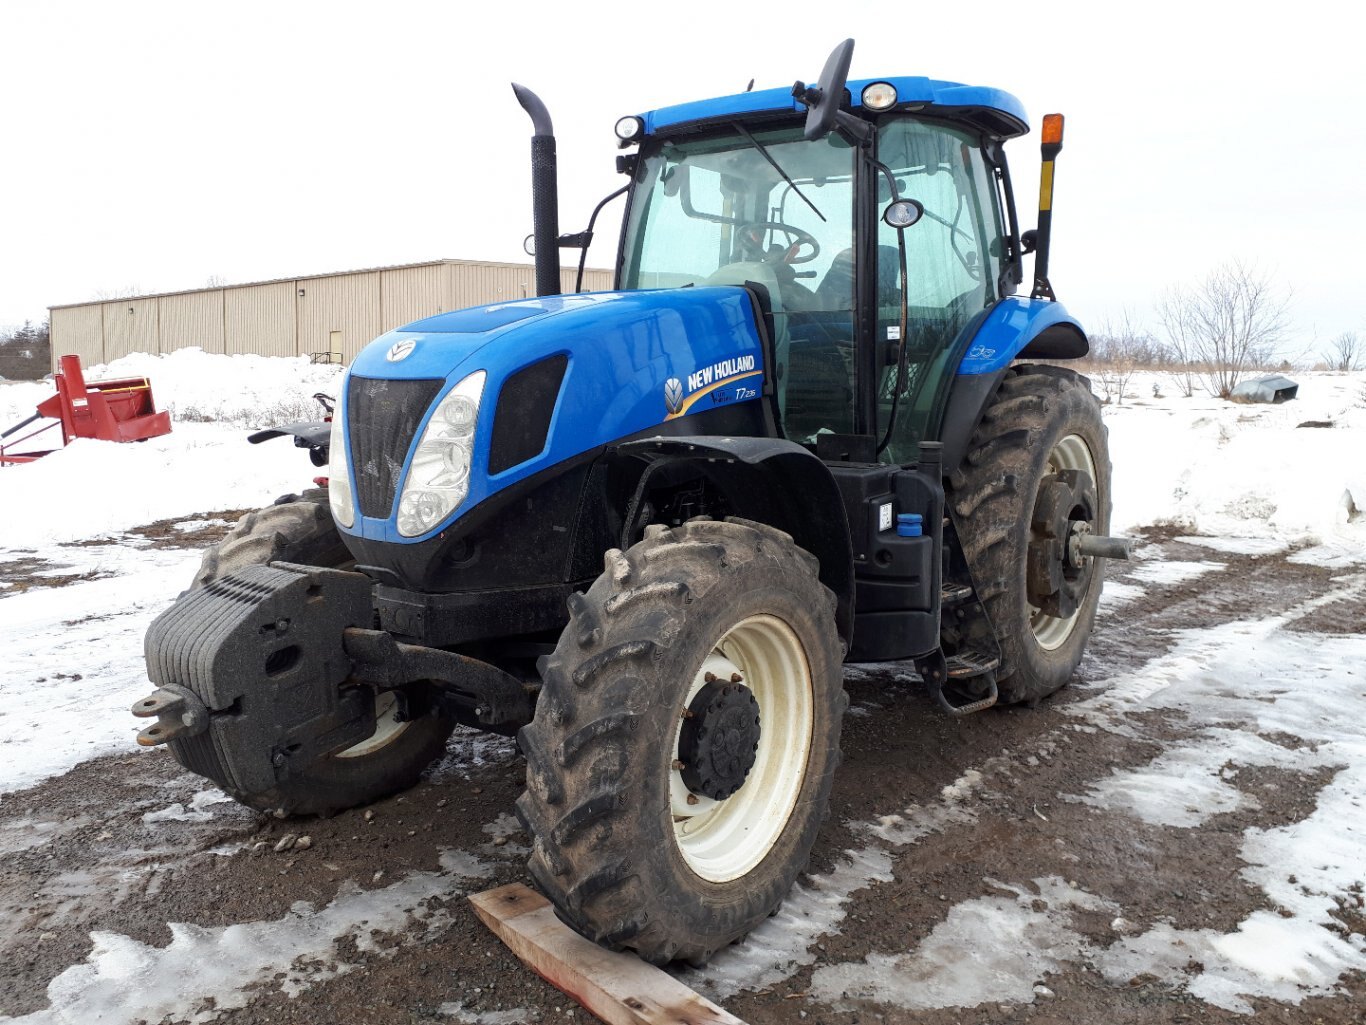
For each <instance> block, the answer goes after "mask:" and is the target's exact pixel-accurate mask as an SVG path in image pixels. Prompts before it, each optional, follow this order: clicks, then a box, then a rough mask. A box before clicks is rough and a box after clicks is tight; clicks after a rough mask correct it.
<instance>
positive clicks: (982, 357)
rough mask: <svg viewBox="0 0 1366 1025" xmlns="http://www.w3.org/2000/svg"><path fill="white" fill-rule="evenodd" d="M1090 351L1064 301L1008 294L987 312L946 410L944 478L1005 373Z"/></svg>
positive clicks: (958, 458)
mask: <svg viewBox="0 0 1366 1025" xmlns="http://www.w3.org/2000/svg"><path fill="white" fill-rule="evenodd" d="M1089 351H1090V343H1089V342H1088V341H1087V339H1086V332H1085V331H1083V330H1082V327H1081V325H1080V324H1079V323H1077V321H1076V319H1075V318H1074V317H1073V316H1072V315H1071V314H1070V313H1068V312H1067V308H1066V307H1065V306H1063V304H1062V303H1060V302H1055V301H1048V300H1043V299H1026V298H1024V297H1023V296H1010V297H1009V298H1006V299H1002V300H1001V301H1000V302H998V303H997V304H996V305H995V306H993V307H992V308H991V310H990V311H989V312H988V313H987V315H986V317H985V318H984V319H983V321H982V323H981V325H980V326H979V327H978V329H977V332H976V334H974V335H973V338H972V341H971V342H970V343H968V347H967V353H966V355H964V357H963V360H962V362H961V363H960V364H959V365H958V373H957V375H956V376H955V377H954V379H953V383H952V384H951V386H950V391H949V399H948V404H947V406H946V407H945V409H944V421H943V427H942V429H941V430H940V440H941V441H942V442H943V443H944V474H945V475H946V476H947V475H948V474H951V473H953V472H954V471H955V470H957V469H958V466H959V464H960V463H962V461H963V457H964V456H965V455H966V454H967V449H968V443H969V442H970V441H971V440H972V435H973V432H974V431H976V430H977V425H978V424H979V423H981V421H982V414H983V413H985V412H986V408H987V405H988V403H990V402H991V398H992V396H993V395H995V394H996V389H997V388H998V387H999V386H1000V383H1001V379H1002V378H1003V377H1005V374H1006V369H1007V368H1008V367H1009V366H1010V364H1011V363H1012V362H1014V361H1015V360H1018V359H1078V358H1080V357H1082V356H1085V355H1086V354H1087V353H1088V352H1089Z"/></svg>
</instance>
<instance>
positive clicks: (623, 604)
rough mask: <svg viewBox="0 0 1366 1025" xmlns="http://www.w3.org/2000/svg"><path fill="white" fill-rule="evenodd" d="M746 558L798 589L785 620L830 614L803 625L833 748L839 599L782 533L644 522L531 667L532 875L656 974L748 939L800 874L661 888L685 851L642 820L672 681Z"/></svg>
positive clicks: (719, 524)
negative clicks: (704, 891)
mask: <svg viewBox="0 0 1366 1025" xmlns="http://www.w3.org/2000/svg"><path fill="white" fill-rule="evenodd" d="M750 563H754V571H755V572H758V573H767V574H775V575H774V576H773V577H772V579H774V580H775V582H777V581H783V582H785V584H784V586H790V587H794V588H799V590H798V591H797V592H796V593H800V594H802V595H803V596H804V597H803V599H802V601H801V602H800V605H799V608H800V609H801V610H803V611H801V612H794V613H792V614H793V615H796V616H797V617H798V618H801V617H803V616H805V617H808V618H809V617H810V616H811V615H812V614H813V613H812V611H811V610H817V609H818V610H819V611H818V613H816V614H817V615H819V616H820V617H823V618H822V619H819V620H816V622H820V623H821V625H820V627H818V628H815V629H812V628H810V627H808V628H807V629H808V630H811V632H812V633H813V634H816V635H818V636H816V637H813V639H812V641H811V643H812V644H813V645H817V644H819V645H821V647H819V648H815V647H813V648H811V649H809V650H811V651H812V652H813V654H812V655H811V657H812V658H817V657H819V660H820V661H819V663H818V664H820V665H823V666H828V667H829V672H830V675H831V679H832V680H833V683H834V691H837V692H838V699H837V697H836V694H835V693H834V692H833V691H829V692H823V693H825V694H827V695H828V697H826V698H824V699H823V700H825V701H827V702H828V705H827V706H826V708H825V711H824V715H825V718H824V719H823V720H822V721H823V722H824V723H826V724H827V725H826V726H825V727H823V728H826V729H831V730H834V731H835V732H834V735H833V737H832V738H830V739H829V740H828V741H827V742H828V743H830V744H833V746H834V749H835V750H836V751H837V750H838V725H839V718H840V714H839V713H840V711H841V710H842V709H843V708H844V702H845V700H846V696H845V695H844V691H843V689H842V688H840V687H839V685H838V679H839V671H838V667H839V664H840V652H839V640H838V633H837V632H836V631H835V628H834V619H833V614H832V611H831V610H833V604H834V598H833V594H832V592H830V591H829V590H828V589H827V588H825V587H824V586H823V585H821V584H820V583H819V579H818V578H817V576H816V570H817V565H816V563H815V560H814V559H812V558H811V557H809V556H808V555H806V553H804V552H802V551H801V550H800V549H799V548H797V546H796V545H795V544H793V543H792V542H791V540H790V538H788V536H787V535H785V534H784V533H783V532H781V531H778V530H775V529H773V528H769V527H767V526H766V525H764V524H756V523H750V522H743V521H741V522H736V521H725V520H690V521H688V522H686V523H684V524H682V525H680V526H677V527H672V528H664V529H654V528H653V527H651V528H647V529H646V531H645V536H644V539H643V540H642V541H641V542H639V543H638V544H636V545H635V546H633V547H632V548H631V549H630V551H628V552H624V553H623V552H620V551H617V550H613V551H612V552H609V553H607V555H606V556H605V557H604V559H603V567H604V572H603V575H602V577H600V578H599V580H598V581H597V582H596V583H595V584H594V585H593V586H592V587H591V588H590V589H589V590H588V591H587V592H586V593H585V594H584V595H582V596H579V597H578V598H576V599H574V600H571V603H570V605H571V617H572V622H571V626H570V628H568V629H566V630H565V631H564V633H563V634H562V636H561V640H560V643H559V645H558V646H557V648H556V651H555V654H554V655H552V656H549V657H546V658H543V659H542V660H541V661H540V663H539V668H540V670H541V673H542V691H541V696H540V699H539V704H538V707H537V711H536V717H535V719H534V720H533V721H532V722H531V723H530V724H529V725H527V726H525V727H523V729H522V730H521V731H520V733H519V734H518V738H519V743H520V745H521V748H522V751H523V752H524V753H525V755H526V758H527V779H528V785H527V789H526V792H525V793H523V794H522V796H521V798H520V799H519V800H518V802H517V814H518V816H519V818H520V819H521V821H522V823H523V825H524V826H525V827H526V829H527V832H528V834H529V835H530V836H531V837H532V839H533V844H532V855H531V857H530V860H529V865H528V868H529V871H530V873H531V876H532V878H533V879H534V880H535V881H536V884H537V885H538V886H539V887H540V889H541V890H542V892H544V893H545V895H546V896H547V897H548V898H549V899H550V900H551V902H552V904H553V905H554V906H555V908H556V911H557V914H559V915H560V916H561V918H563V919H564V920H565V921H566V922H568V923H569V924H570V925H571V926H572V927H573V928H575V929H576V930H578V931H579V932H580V933H582V934H583V935H585V936H587V937H589V938H590V939H592V940H594V941H595V942H598V943H600V944H602V945H604V946H607V947H609V948H612V949H618V948H628V949H632V950H635V951H636V952H637V954H639V956H641V957H642V958H644V959H645V960H647V961H650V962H652V963H655V964H664V963H667V962H669V961H671V960H674V959H676V958H681V959H683V960H690V961H697V960H700V959H702V958H705V957H706V956H707V955H709V954H710V953H711V952H712V951H714V950H715V949H717V948H718V947H719V946H722V945H723V944H724V943H726V942H730V941H731V940H733V939H736V938H738V937H740V936H742V935H743V934H744V933H746V932H748V931H749V930H750V929H752V928H754V927H755V925H757V924H758V922H759V921H761V920H763V918H765V917H767V915H768V914H769V912H771V911H772V910H773V909H774V908H776V907H777V906H778V904H779V903H780V902H781V900H782V898H783V897H784V896H785V895H786V893H787V891H788V889H789V888H790V885H791V880H792V878H793V877H795V875H796V872H797V871H798V870H799V869H800V868H801V865H799V864H787V863H786V862H784V863H783V864H782V865H781V866H777V865H774V866H772V867H771V868H770V869H768V870H767V871H766V872H765V873H763V874H762V875H755V877H754V878H753V879H752V880H751V879H750V878H749V877H747V879H746V884H745V890H746V892H745V893H744V896H743V898H737V899H735V900H728V901H724V902H720V903H719V904H713V902H711V901H702V900H700V899H699V898H698V897H697V896H696V895H694V894H693V893H691V892H690V891H685V890H679V889H677V888H676V887H677V886H678V885H679V884H677V883H672V884H671V883H665V882H663V881H662V880H664V879H671V880H672V879H676V878H677V876H676V875H673V874H670V873H677V872H678V871H679V869H678V868H672V867H669V866H671V865H673V864H674V862H678V864H679V865H681V864H682V862H681V860H680V859H681V855H680V854H679V853H678V852H677V851H676V850H673V839H672V833H671V829H672V827H671V825H670V824H669V817H668V815H667V813H665V812H661V814H662V815H663V818H662V819H660V817H659V816H658V815H653V814H652V813H651V812H650V811H648V810H647V809H657V808H660V807H661V806H660V805H659V804H658V803H657V802H658V801H660V800H663V801H665V802H667V800H668V798H667V796H663V797H660V796H655V797H650V798H648V799H647V798H646V797H645V796H644V795H645V792H646V791H645V789H643V784H642V780H645V779H647V778H655V779H657V780H658V784H654V785H659V784H662V783H663V779H662V778H660V777H652V776H651V774H652V773H653V771H654V770H653V769H647V766H649V765H656V764H657V763H659V759H660V757H661V754H662V752H661V744H662V743H663V741H662V739H661V736H660V731H661V730H669V729H676V727H672V726H669V725H668V723H670V722H673V721H676V720H673V719H672V718H671V717H669V716H667V715H664V716H662V713H661V708H660V707H659V700H660V698H659V695H660V694H661V693H666V692H671V689H672V688H674V687H676V686H677V685H678V684H677V674H678V672H679V671H680V669H681V667H680V666H679V665H677V664H676V663H678V662H679V661H680V660H691V659H692V658H694V657H697V658H700V656H697V655H695V652H696V645H697V639H700V638H701V636H702V633H703V624H704V623H706V622H710V621H711V620H710V619H708V618H706V617H708V616H714V615H715V614H716V613H715V610H716V609H717V608H724V607H726V605H725V603H724V602H723V603H721V604H717V603H716V602H715V601H713V602H712V603H707V602H706V600H705V599H706V596H707V595H708V594H709V593H710V592H712V590H713V589H714V588H719V587H720V585H721V584H722V583H725V584H727V586H731V587H734V586H737V585H740V584H741V583H742V581H744V580H747V579H751V578H748V577H743V576H741V575H740V574H741V573H742V572H743V571H744V569H745V567H747V566H748V565H749V564H750ZM797 581H801V582H802V583H800V584H797V583H796V582H797ZM750 586H753V585H750ZM736 593H742V592H736ZM694 617H703V618H702V619H701V620H699V621H697V622H694ZM590 623H591V624H594V625H596V624H601V629H602V636H601V637H600V638H597V639H595V641H594V644H592V645H589V646H587V647H585V646H583V645H582V644H581V638H582V630H583V627H584V626H585V625H587V624H590ZM690 624H691V625H690ZM804 636H805V635H804ZM685 639H686V641H687V646H686V647H684V640H685ZM817 651H819V653H820V654H819V656H817V655H816V654H815V652H817ZM687 672H688V673H689V675H690V674H691V672H692V670H687ZM668 743H672V740H670V741H668ZM822 750H828V749H826V748H822ZM813 757H815V755H813ZM832 761H833V758H830V759H829V760H828V761H824V762H822V763H821V764H822V767H821V769H820V771H819V772H815V771H813V773H812V777H811V784H810V790H809V794H810V797H809V799H808V800H807V801H806V802H804V803H803V804H802V805H801V806H802V807H803V808H806V807H808V806H809V807H812V808H814V809H815V810H814V811H812V813H811V817H810V819H809V820H805V819H803V820H802V825H801V827H800V828H801V833H800V836H801V840H800V841H799V840H797V839H796V837H797V835H798V834H796V833H794V834H793V839H792V841H791V842H792V843H794V844H800V843H805V842H807V841H814V837H815V830H816V829H817V828H818V826H819V818H820V816H819V815H818V814H817V811H818V810H819V808H823V807H824V806H825V804H826V802H827V800H828V793H829V787H830V782H831V773H830V771H829V769H830V762H832ZM662 764H663V765H665V766H667V762H664V763H662ZM666 771H667V770H666ZM650 792H651V793H656V794H657V793H658V792H657V791H650ZM796 822H797V820H796V819H794V823H793V829H794V830H796V829H797V828H798V827H797V824H796ZM659 831H663V832H659ZM665 837H667V839H665ZM799 849H801V850H803V851H804V850H805V848H800V847H799ZM671 852H672V853H671ZM804 858H805V855H804V854H803V855H802V860H803V861H804ZM682 871H683V872H684V873H685V876H686V877H691V878H692V879H693V880H694V883H691V884H687V885H689V886H692V885H696V884H697V883H699V882H700V880H698V879H697V877H695V876H692V874H691V872H690V871H689V870H687V869H686V868H684V869H682ZM661 873H663V875H661ZM703 923H705V925H704V924H703Z"/></svg>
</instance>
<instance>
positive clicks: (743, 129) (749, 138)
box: [731, 122, 825, 221]
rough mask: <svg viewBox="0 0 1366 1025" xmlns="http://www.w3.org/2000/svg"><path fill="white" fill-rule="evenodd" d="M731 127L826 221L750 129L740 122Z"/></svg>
mask: <svg viewBox="0 0 1366 1025" xmlns="http://www.w3.org/2000/svg"><path fill="white" fill-rule="evenodd" d="M731 127H732V128H734V129H735V130H736V131H737V132H739V133H740V134H741V135H742V136H744V138H745V139H746V140H747V141H748V142H749V144H750V145H751V146H753V147H754V148H755V149H757V150H758V151H759V156H761V157H763V158H764V159H765V160H767V161H768V162H769V163H770V164H771V165H772V166H773V170H775V171H777V172H778V173H779V174H780V175H782V176H783V181H785V182H787V184H789V185H791V186H792V191H793V192H795V193H796V194H797V195H798V196H800V197H801V200H802V202H803V203H805V204H806V205H807V206H809V207H810V208H811V211H812V212H813V213H814V214H815V215H816V216H817V217H819V218H820V219H821V220H822V221H824V220H825V214H823V213H821V212H820V211H819V210H817V209H816V204H815V203H813V202H811V200H809V199H807V198H806V193H805V192H803V191H802V190H801V189H800V188H798V187H797V183H796V182H794V181H793V180H792V179H791V178H789V177H788V174H787V172H786V171H784V170H783V169H782V168H781V167H780V166H779V165H778V161H776V160H774V159H773V156H772V154H770V153H769V152H768V150H766V149H764V144H763V143H762V142H760V141H759V140H758V139H756V138H755V137H754V136H752V135H750V134H749V129H747V128H746V127H745V126H744V125H742V124H740V123H739V122H732V124H731Z"/></svg>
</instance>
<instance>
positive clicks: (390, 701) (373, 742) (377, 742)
mask: <svg viewBox="0 0 1366 1025" xmlns="http://www.w3.org/2000/svg"><path fill="white" fill-rule="evenodd" d="M398 710H399V703H398V696H397V695H396V694H394V692H393V691H391V690H386V691H384V692H383V693H381V694H379V695H378V696H377V697H376V698H375V732H374V733H373V734H371V735H370V736H368V737H366V738H365V739H364V740H362V741H361V742H360V743H359V744H356V745H355V746H354V747H348V748H347V749H346V750H345V751H338V752H337V753H336V754H335V755H333V756H332V757H333V758H362V757H364V756H365V755H369V754H374V753H375V752H376V751H378V750H379V749H380V748H382V747H385V746H387V745H389V744H392V743H393V742H394V741H395V740H397V739H398V738H399V737H400V736H401V735H402V734H403V732H404V730H406V729H407V728H408V727H409V726H411V725H412V724H411V723H410V722H408V721H407V720H404V721H400V720H399V718H398Z"/></svg>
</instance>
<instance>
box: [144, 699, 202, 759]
mask: <svg viewBox="0 0 1366 1025" xmlns="http://www.w3.org/2000/svg"><path fill="white" fill-rule="evenodd" d="M133 714H134V715H135V716H137V717H138V718H139V719H151V718H152V717H154V716H155V717H156V722H154V723H152V725H150V726H148V727H147V728H146V729H144V730H142V731H141V732H140V733H138V743H139V744H141V745H142V746H143V747H155V746H156V745H158V744H165V743H166V742H167V741H170V740H175V739H176V738H178V737H193V736H194V735H195V734H196V733H203V732H204V731H205V730H206V729H208V726H209V710H208V709H207V708H206V707H204V702H202V701H200V700H199V698H198V697H196V696H195V694H194V693H193V692H192V691H190V690H187V689H186V688H184V687H177V686H175V685H174V684H173V685H171V686H168V687H158V688H157V689H156V690H154V691H152V693H151V694H149V695H147V697H145V698H143V699H142V700H141V701H139V702H137V703H136V704H135V705H133Z"/></svg>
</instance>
